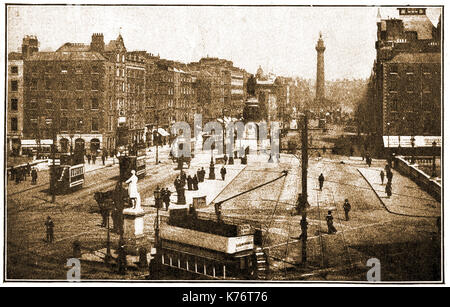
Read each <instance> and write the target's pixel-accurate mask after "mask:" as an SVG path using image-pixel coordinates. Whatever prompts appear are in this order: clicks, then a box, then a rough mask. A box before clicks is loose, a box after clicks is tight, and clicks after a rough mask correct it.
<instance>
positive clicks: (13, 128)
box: [11, 117, 18, 131]
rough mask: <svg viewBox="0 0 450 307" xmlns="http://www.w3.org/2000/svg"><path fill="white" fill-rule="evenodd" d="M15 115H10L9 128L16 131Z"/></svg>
mask: <svg viewBox="0 0 450 307" xmlns="http://www.w3.org/2000/svg"><path fill="white" fill-rule="evenodd" d="M17 127H18V125H17V117H11V130H12V131H17Z"/></svg>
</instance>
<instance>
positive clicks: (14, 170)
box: [10, 166, 16, 180]
mask: <svg viewBox="0 0 450 307" xmlns="http://www.w3.org/2000/svg"><path fill="white" fill-rule="evenodd" d="M10 173H11V180H14V179H15V178H16V169H15V168H14V166H11V170H10Z"/></svg>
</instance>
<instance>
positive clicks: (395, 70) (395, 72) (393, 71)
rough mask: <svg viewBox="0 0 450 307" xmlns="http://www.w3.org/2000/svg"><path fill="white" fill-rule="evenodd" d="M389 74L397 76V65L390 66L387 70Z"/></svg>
mask: <svg viewBox="0 0 450 307" xmlns="http://www.w3.org/2000/svg"><path fill="white" fill-rule="evenodd" d="M389 72H390V73H391V74H398V66H397V65H391V66H390V69H389Z"/></svg>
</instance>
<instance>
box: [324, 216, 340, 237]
mask: <svg viewBox="0 0 450 307" xmlns="http://www.w3.org/2000/svg"><path fill="white" fill-rule="evenodd" d="M326 220H327V226H328V234H333V233H336V232H337V230H336V228H335V227H334V225H333V215H332V214H331V211H328V215H327V217H326Z"/></svg>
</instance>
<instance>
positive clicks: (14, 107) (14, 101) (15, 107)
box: [11, 98, 19, 111]
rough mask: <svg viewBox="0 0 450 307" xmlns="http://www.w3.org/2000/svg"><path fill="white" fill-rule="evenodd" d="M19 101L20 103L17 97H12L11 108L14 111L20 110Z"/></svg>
mask: <svg viewBox="0 0 450 307" xmlns="http://www.w3.org/2000/svg"><path fill="white" fill-rule="evenodd" d="M18 103H19V101H18V100H17V98H12V99H11V110H12V111H17V110H18Z"/></svg>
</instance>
